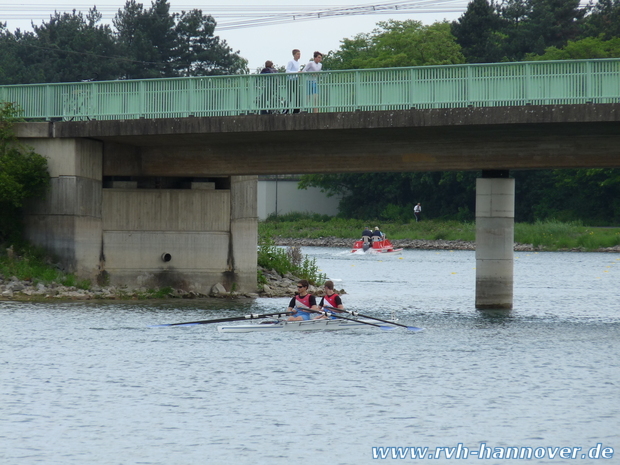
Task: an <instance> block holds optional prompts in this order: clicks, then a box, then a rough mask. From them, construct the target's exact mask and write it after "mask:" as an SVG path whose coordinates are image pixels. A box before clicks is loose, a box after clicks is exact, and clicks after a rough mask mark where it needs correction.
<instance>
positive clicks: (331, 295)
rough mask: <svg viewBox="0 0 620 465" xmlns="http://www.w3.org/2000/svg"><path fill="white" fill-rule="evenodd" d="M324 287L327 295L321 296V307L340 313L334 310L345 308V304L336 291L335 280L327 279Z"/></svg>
mask: <svg viewBox="0 0 620 465" xmlns="http://www.w3.org/2000/svg"><path fill="white" fill-rule="evenodd" d="M324 288H325V295H324V296H323V297H322V298H321V303H319V308H320V309H321V310H323V311H325V312H329V313H338V312H336V311H334V310H333V309H334V308H339V309H341V310H344V305H342V299H341V298H340V296H339V295H338V294H336V292H335V291H334V283H333V281H325V284H324ZM329 307H331V308H329ZM332 318H335V317H332Z"/></svg>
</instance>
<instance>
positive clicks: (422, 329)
mask: <svg viewBox="0 0 620 465" xmlns="http://www.w3.org/2000/svg"><path fill="white" fill-rule="evenodd" d="M325 308H329V309H330V310H335V311H337V312H346V313H348V314H349V315H353V316H361V317H362V318H370V319H371V320H377V321H381V322H382V323H388V324H390V325H394V326H401V327H403V328H407V329H408V330H409V331H416V332H417V331H424V328H417V327H416V326H407V325H401V324H400V323H395V322H393V321H387V320H382V319H381V318H375V317H374V316H368V315H362V314H361V313H358V312H350V311H349V310H343V309H342V308H335V307H329V306H327V305H325ZM335 316H338V315H335Z"/></svg>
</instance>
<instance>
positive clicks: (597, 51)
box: [526, 36, 620, 61]
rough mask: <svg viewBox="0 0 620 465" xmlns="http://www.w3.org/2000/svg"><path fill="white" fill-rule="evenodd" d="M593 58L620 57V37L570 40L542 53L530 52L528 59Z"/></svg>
mask: <svg viewBox="0 0 620 465" xmlns="http://www.w3.org/2000/svg"><path fill="white" fill-rule="evenodd" d="M591 58H620V37H617V38H614V39H611V40H603V39H602V36H601V37H586V38H585V39H581V40H577V41H575V42H573V41H569V42H568V44H566V46H565V47H563V48H556V47H549V48H548V49H546V50H545V53H543V54H542V55H535V54H529V55H526V60H532V61H537V60H583V59H591Z"/></svg>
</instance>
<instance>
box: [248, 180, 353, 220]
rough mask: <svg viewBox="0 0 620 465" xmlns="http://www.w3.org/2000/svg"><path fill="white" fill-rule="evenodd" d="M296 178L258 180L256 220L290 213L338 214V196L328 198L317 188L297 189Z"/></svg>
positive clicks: (297, 182)
mask: <svg viewBox="0 0 620 465" xmlns="http://www.w3.org/2000/svg"><path fill="white" fill-rule="evenodd" d="M298 179H299V178H298V177H293V178H291V177H285V176H282V177H278V176H269V177H268V178H263V177H260V176H259V178H258V219H259V220H265V219H266V218H267V217H268V216H269V215H272V214H277V215H284V214H286V213H291V212H300V213H318V214H320V215H329V216H335V215H337V214H338V203H339V202H340V198H341V197H340V196H333V197H328V196H327V195H326V194H324V193H323V192H321V189H320V188H318V187H309V188H308V189H299V188H298V187H297V186H298V185H299V181H298Z"/></svg>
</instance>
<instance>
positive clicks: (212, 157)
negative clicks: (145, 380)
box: [0, 59, 620, 308]
mask: <svg viewBox="0 0 620 465" xmlns="http://www.w3.org/2000/svg"><path fill="white" fill-rule="evenodd" d="M295 77H296V78H297V79H289V78H290V76H287V75H284V74H274V75H245V76H219V77H203V78H179V79H157V80H148V81H114V82H88V83H69V84H37V85H29V86H4V87H0V100H7V101H14V102H17V103H18V104H19V105H20V106H21V107H22V108H24V110H25V114H24V116H25V118H27V119H28V120H29V121H30V122H28V123H21V124H20V125H18V128H17V129H18V135H19V137H20V138H21V139H22V140H23V141H25V142H27V143H29V144H30V145H31V146H34V147H35V148H36V149H37V151H38V152H39V153H42V154H44V155H47V156H48V157H49V159H50V170H51V172H52V178H53V184H52V185H53V188H52V191H51V193H50V196H49V198H48V199H47V200H46V201H45V202H39V203H38V204H35V205H33V206H32V207H31V209H30V214H29V215H28V231H29V237H30V239H31V240H33V241H34V242H35V243H38V244H41V245H44V246H45V247H47V248H49V249H50V250H53V251H55V252H57V253H58V254H59V255H61V256H62V257H64V258H65V261H66V263H68V265H69V267H72V268H73V269H75V270H76V271H78V272H79V273H81V274H83V275H91V276H92V275H93V274H95V275H97V276H99V277H100V278H101V277H102V276H103V277H104V278H105V279H109V280H110V281H112V282H116V283H126V284H128V285H133V286H137V285H150V284H151V283H153V284H156V285H164V284H166V283H170V284H173V285H177V286H181V287H182V286H185V287H186V288H188V289H196V290H200V291H204V290H205V288H206V289H208V288H210V286H212V285H213V284H216V283H221V284H223V285H224V286H225V287H226V288H227V289H229V290H230V289H231V288H233V287H236V288H237V289H239V290H245V291H248V290H250V289H253V288H254V287H255V266H256V228H257V219H256V180H255V179H256V178H255V175H258V174H285V173H290V174H300V173H321V172H327V171H329V172H369V171H372V172H377V171H431V170H432V171H440V170H482V171H483V175H482V178H480V179H479V180H478V182H477V205H476V223H477V239H476V240H477V245H476V261H477V265H476V306H477V307H478V308H511V307H512V288H513V273H512V269H513V229H514V226H513V218H514V180H513V179H510V178H509V177H508V174H509V170H515V169H543V168H579V167H619V166H620V60H619V59H610V60H577V61H562V62H529V63H502V64H491V65H488V64H484V65H456V66H432V67H416V68H397V69H381V70H353V71H334V72H327V71H326V72H322V73H320V74H319V75H317V76H309V75H304V74H303V73H302V74H301V75H299V76H295ZM312 79H316V80H317V87H318V97H317V98H316V99H315V98H314V97H312V99H310V98H308V96H307V95H306V89H307V86H308V83H309V82H310V81H311V80H312ZM292 107H299V108H301V109H305V110H307V111H308V112H307V113H301V114H290V113H289V114H282V112H283V111H285V110H286V109H291V108H292ZM314 109H316V110H317V111H318V113H314V112H313V110H314Z"/></svg>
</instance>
